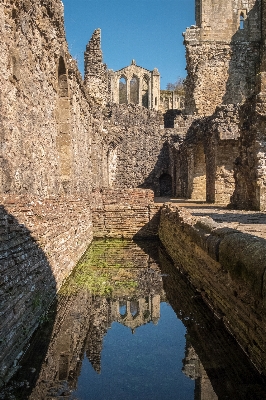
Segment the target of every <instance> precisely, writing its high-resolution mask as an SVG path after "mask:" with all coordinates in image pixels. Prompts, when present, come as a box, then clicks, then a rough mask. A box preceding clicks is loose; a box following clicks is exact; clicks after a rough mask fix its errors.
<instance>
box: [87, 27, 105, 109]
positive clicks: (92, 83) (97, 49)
mask: <svg viewBox="0 0 266 400" xmlns="http://www.w3.org/2000/svg"><path fill="white" fill-rule="evenodd" d="M84 63H85V79H84V81H85V85H86V87H87V89H88V91H89V93H90V95H91V96H93V97H94V98H98V99H101V100H102V101H103V102H107V101H108V98H109V97H108V78H107V66H106V64H104V63H103V54H102V50H101V30H100V29H96V30H95V31H94V33H93V35H92V37H91V39H90V41H89V43H88V44H87V47H86V51H85V53H84Z"/></svg>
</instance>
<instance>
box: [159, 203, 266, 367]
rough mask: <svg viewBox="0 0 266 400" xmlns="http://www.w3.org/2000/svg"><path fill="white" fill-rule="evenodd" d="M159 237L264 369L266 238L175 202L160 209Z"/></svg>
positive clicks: (253, 358)
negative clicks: (192, 212) (227, 224)
mask: <svg viewBox="0 0 266 400" xmlns="http://www.w3.org/2000/svg"><path fill="white" fill-rule="evenodd" d="M159 237H160V240H161V241H162V243H163V245H164V246H165V248H166V250H167V252H168V254H169V255H170V257H171V258H172V260H173V261H174V263H175V265H176V267H178V268H179V269H180V270H181V271H182V272H184V273H185V274H187V275H188V277H189V279H190V281H191V283H192V284H193V286H194V287H195V288H197V289H198V290H199V291H200V293H201V295H202V297H203V298H204V300H205V301H206V302H207V303H208V304H209V305H210V306H211V307H212V309H213V310H214V312H215V313H216V314H217V316H219V318H221V319H222V320H223V322H224V323H225V325H226V326H227V328H228V329H229V330H230V331H231V332H232V334H233V335H234V336H235V338H236V339H237V340H238V342H239V343H240V344H241V346H242V347H243V348H244V350H245V351H246V353H247V354H248V356H249V357H250V358H251V360H252V361H253V362H254V363H255V365H256V366H257V368H259V369H260V370H261V371H263V372H264V373H265V371H266V364H265V360H263V353H265V349H266V343H265V335H264V332H265V328H266V314H265V310H264V303H265V298H266V290H265V271H266V261H265V260H266V241H265V239H263V238H259V237H255V236H253V235H250V234H247V233H242V232H240V231H238V230H236V229H231V228H228V227H222V228H221V227H220V225H219V224H218V223H216V222H214V221H213V220H212V219H211V218H209V217H197V216H193V215H191V214H190V213H189V211H188V210H186V209H184V208H180V209H178V208H176V207H173V206H170V205H165V206H164V207H163V209H162V211H161V220H160V227H159ZM251 332H252V333H251Z"/></svg>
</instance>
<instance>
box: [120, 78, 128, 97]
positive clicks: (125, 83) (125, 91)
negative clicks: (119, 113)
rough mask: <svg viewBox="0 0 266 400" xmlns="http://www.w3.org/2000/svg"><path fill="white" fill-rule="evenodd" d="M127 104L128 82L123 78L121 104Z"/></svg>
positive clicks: (121, 79)
mask: <svg viewBox="0 0 266 400" xmlns="http://www.w3.org/2000/svg"><path fill="white" fill-rule="evenodd" d="M126 103H127V81H126V78H124V77H123V76H122V77H121V78H120V80H119V104H126Z"/></svg>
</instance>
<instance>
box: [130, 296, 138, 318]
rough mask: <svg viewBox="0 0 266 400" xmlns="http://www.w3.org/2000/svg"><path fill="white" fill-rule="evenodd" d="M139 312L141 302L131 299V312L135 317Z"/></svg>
mask: <svg viewBox="0 0 266 400" xmlns="http://www.w3.org/2000/svg"><path fill="white" fill-rule="evenodd" d="M138 312H139V303H138V301H136V300H131V302H130V314H131V315H132V317H135V316H136V315H137V314H138Z"/></svg>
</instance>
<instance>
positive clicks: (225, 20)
mask: <svg viewBox="0 0 266 400" xmlns="http://www.w3.org/2000/svg"><path fill="white" fill-rule="evenodd" d="M63 13H64V9H63V3H62V1H61V0H43V1H41V2H40V1H39V0H3V1H2V2H1V4H0V54H1V57H0V66H1V68H0V87H1V92H0V109H1V113H0V196H1V206H0V229H1V243H0V271H1V277H0V279H1V281H0V297H1V302H0V315H1V321H2V324H1V325H2V326H1V340H0V352H1V357H0V385H1V380H2V382H4V381H5V380H7V379H8V370H9V368H10V366H12V365H14V360H16V359H18V358H19V356H20V354H21V351H22V349H23V347H24V346H25V345H26V343H27V338H28V337H29V335H31V334H32V332H33V331H34V330H35V328H36V326H37V323H38V318H39V317H40V316H41V315H42V313H43V312H44V310H45V309H47V307H48V305H49V304H50V303H51V300H52V298H53V297H54V295H55V293H56V292H57V290H58V288H59V287H60V286H61V284H62V282H63V280H64V279H65V278H66V277H67V276H68V275H69V274H70V272H71V270H72V269H73V267H74V266H75V264H76V263H77V261H78V260H79V258H80V257H81V255H82V254H83V253H84V251H85V250H86V248H87V246H88V244H89V243H90V242H91V240H92V238H93V237H99V236H101V235H103V236H105V237H108V236H114V237H134V236H140V237H146V236H155V235H157V233H158V221H159V214H158V213H159V209H160V207H159V206H158V205H156V204H154V202H153V196H154V195H155V196H167V197H175V198H182V199H192V200H195V201H196V200H198V201H199V200H200V201H207V202H208V203H214V204H216V203H217V204H219V205H223V206H228V207H230V208H232V209H244V210H257V211H261V212H264V211H266V47H265V46H266V42H265V40H266V0H224V1H221V0H196V25H195V26H192V27H190V28H188V29H187V30H186V32H185V33H184V44H185V46H186V58H187V74H188V75H187V78H186V82H185V93H186V94H185V104H184V108H183V106H182V110H178V109H173V108H174V106H173V105H172V106H171V107H170V106H169V109H170V110H168V111H166V112H164V113H163V112H161V111H160V109H161V108H160V97H161V94H160V76H159V72H158V70H156V69H154V70H153V71H148V70H146V69H144V68H142V67H138V66H137V65H136V63H135V62H134V60H133V62H132V64H131V65H130V66H128V67H125V68H123V69H121V70H120V71H111V70H108V68H107V66H106V65H105V64H104V63H103V57H102V51H101V37H100V30H99V29H96V30H95V32H94V33H93V35H92V38H91V39H90V41H89V43H88V45H87V48H86V49H84V50H85V56H84V57H85V74H84V80H83V78H82V75H81V73H80V71H79V70H78V67H77V63H76V61H75V60H74V59H73V58H72V56H71V54H70V53H69V50H68V44H67V42H66V38H65V30H64V17H63ZM121 79H122V80H123V79H124V86H123V85H122V86H121V88H122V89H121V90H119V84H120V81H121ZM122 83H123V82H122ZM133 86H134V92H133V90H131V89H132V87H133ZM119 96H124V97H123V101H121V99H120V98H119ZM162 98H164V97H162ZM166 98H168V97H167V95H166V94H165V99H166ZM163 101H164V100H163ZM167 101H168V100H167ZM176 101H177V100H176ZM172 104H174V100H173V99H172ZM175 104H177V103H175ZM179 104H181V103H180V102H179ZM163 111H165V109H164V110H163ZM103 232H104V233H103Z"/></svg>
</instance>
